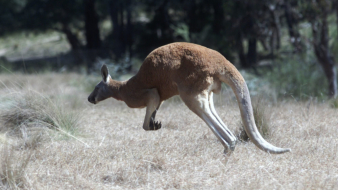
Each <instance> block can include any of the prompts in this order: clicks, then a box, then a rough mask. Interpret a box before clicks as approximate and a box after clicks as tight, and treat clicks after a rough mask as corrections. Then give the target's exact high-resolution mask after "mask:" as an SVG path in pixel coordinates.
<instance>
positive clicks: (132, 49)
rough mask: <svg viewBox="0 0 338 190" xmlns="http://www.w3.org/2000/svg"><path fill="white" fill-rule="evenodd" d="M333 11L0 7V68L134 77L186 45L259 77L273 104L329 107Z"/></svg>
mask: <svg viewBox="0 0 338 190" xmlns="http://www.w3.org/2000/svg"><path fill="white" fill-rule="evenodd" d="M337 2H338V1H337V0H313V1H306V0H272V1H270V0H269V1H266V0H263V1H251V0H250V1H249V0H232V1H222V0H187V1H183V0H170V1H169V0H102V1H98V0H75V1H66V0H60V1H53V0H13V1H6V0H1V1H0V12H1V14H0V41H1V43H0V56H2V58H1V59H0V64H1V65H3V66H4V65H6V68H7V69H8V68H10V69H14V70H22V71H25V72H37V71H38V70H39V69H40V70H41V69H43V70H50V69H53V70H55V71H68V70H73V71H86V72H88V73H90V72H91V71H92V70H93V69H94V70H95V71H96V70H97V67H99V66H100V65H101V64H102V63H109V64H111V65H114V67H118V69H116V71H118V72H123V71H126V72H130V71H134V72H135V71H137V69H138V66H139V65H140V63H142V60H143V59H144V58H145V56H146V55H147V54H148V53H149V52H150V51H152V50H153V49H155V48H157V47H159V46H161V45H165V44H168V43H171V42H177V41H187V42H192V43H197V44H201V45H204V46H207V47H209V48H212V49H215V50H217V51H219V52H220V53H222V54H223V55H224V56H225V57H227V58H228V59H229V60H230V61H231V62H232V63H234V64H235V65H237V67H239V68H244V69H248V70H249V72H253V73H254V74H255V75H257V76H259V77H263V78H265V77H267V76H268V79H269V81H272V82H273V86H276V87H278V94H280V95H285V94H287V95H292V96H293V97H296V98H308V97H321V98H323V97H324V98H325V97H331V98H332V97H336V96H337V74H336V61H335V60H336V59H337V55H338V45H337V44H338V43H336V42H337V33H338V31H337V24H338V21H337V15H338V3H337ZM6 63H7V64H6ZM81 68H82V69H81ZM2 70H4V69H3V68H2Z"/></svg>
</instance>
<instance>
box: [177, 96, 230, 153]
mask: <svg viewBox="0 0 338 190" xmlns="http://www.w3.org/2000/svg"><path fill="white" fill-rule="evenodd" d="M209 95H210V94H209V92H207V91H203V92H201V93H199V94H190V93H186V92H180V96H181V98H182V100H183V101H184V103H185V104H186V105H187V106H188V108H189V109H190V110H191V111H193V112H194V113H195V114H197V115H198V116H199V117H200V118H201V119H203V121H204V122H205V123H206V124H207V125H208V126H209V128H210V129H211V130H212V132H213V133H214V134H215V135H216V137H217V138H218V139H219V140H220V141H221V143H222V144H223V146H224V147H225V149H226V150H227V149H228V148H230V149H231V150H233V149H234V146H235V142H236V137H235V136H234V135H233V134H232V133H231V132H230V131H229V130H228V129H227V128H226V127H224V126H222V124H221V122H220V121H219V119H217V118H216V116H215V115H217V114H214V113H213V112H212V110H211V105H210V98H209ZM217 117H218V116H217ZM218 118H219V117H218Z"/></svg>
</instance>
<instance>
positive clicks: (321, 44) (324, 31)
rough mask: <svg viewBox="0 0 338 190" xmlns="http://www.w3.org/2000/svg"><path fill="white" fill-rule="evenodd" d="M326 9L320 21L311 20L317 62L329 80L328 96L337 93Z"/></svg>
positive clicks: (334, 95) (333, 95)
mask: <svg viewBox="0 0 338 190" xmlns="http://www.w3.org/2000/svg"><path fill="white" fill-rule="evenodd" d="M327 14H328V11H327V10H324V11H323V13H322V15H321V19H320V21H317V22H316V21H312V23H311V26H312V33H313V45H314V51H315V55H316V57H317V60H318V62H319V63H320V65H321V66H322V68H323V70H324V73H325V76H326V78H327V80H328V82H329V97H330V98H335V97H337V95H338V90H337V73H336V67H335V61H334V58H333V56H332V55H331V53H330V50H329V32H328V23H327Z"/></svg>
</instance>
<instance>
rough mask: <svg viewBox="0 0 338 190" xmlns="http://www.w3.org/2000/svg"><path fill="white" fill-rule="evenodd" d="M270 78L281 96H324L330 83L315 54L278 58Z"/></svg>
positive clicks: (269, 74) (305, 97)
mask: <svg viewBox="0 0 338 190" xmlns="http://www.w3.org/2000/svg"><path fill="white" fill-rule="evenodd" d="M268 79H269V81H270V82H271V84H272V85H273V86H274V87H275V88H276V90H277V93H278V95H279V96H286V97H290V96H291V97H294V98H297V99H307V98H309V97H319V98H324V97H326V95H327V91H328V83H327V79H326V78H325V75H324V72H323V71H322V68H321V67H320V65H318V63H317V60H316V58H315V56H314V55H313V54H310V53H309V54H308V55H307V56H305V55H304V56H298V55H290V56H288V57H287V58H282V59H280V60H277V61H276V62H275V64H274V66H273V69H272V71H271V72H269V73H268Z"/></svg>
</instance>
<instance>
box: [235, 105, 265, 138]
mask: <svg viewBox="0 0 338 190" xmlns="http://www.w3.org/2000/svg"><path fill="white" fill-rule="evenodd" d="M252 107H253V115H254V118H255V124H256V126H257V129H258V131H259V133H260V134H261V135H262V137H263V138H266V137H268V136H269V133H270V124H269V123H270V121H269V119H268V117H267V113H266V107H265V106H264V103H262V101H261V99H259V100H257V101H256V102H255V103H253V105H252ZM237 138H238V139H239V140H241V141H249V136H248V135H247V134H246V132H245V130H244V126H243V123H242V122H241V129H240V132H239V134H238V135H237Z"/></svg>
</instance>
